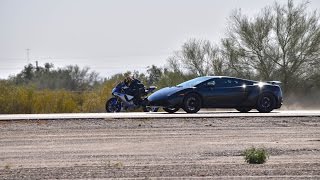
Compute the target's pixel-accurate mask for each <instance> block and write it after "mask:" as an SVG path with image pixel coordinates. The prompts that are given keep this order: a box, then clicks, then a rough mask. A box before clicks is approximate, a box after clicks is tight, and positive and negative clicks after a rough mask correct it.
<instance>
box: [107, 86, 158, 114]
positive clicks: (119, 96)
mask: <svg viewBox="0 0 320 180" xmlns="http://www.w3.org/2000/svg"><path fill="white" fill-rule="evenodd" d="M127 89H128V87H127V86H126V85H125V84H124V83H119V84H118V85H117V86H116V87H115V88H113V89H112V96H113V97H112V98H110V99H109V100H107V102H106V111H107V112H113V113H114V112H120V111H132V110H136V109H139V108H142V110H143V111H144V112H157V111H158V109H159V108H158V107H149V106H147V105H148V99H147V97H146V96H147V95H148V94H150V93H152V92H153V91H154V90H155V89H156V87H155V86H150V87H149V88H140V89H139V94H140V96H141V97H139V99H137V98H135V97H134V96H132V95H129V94H127V93H126V90H127Z"/></svg>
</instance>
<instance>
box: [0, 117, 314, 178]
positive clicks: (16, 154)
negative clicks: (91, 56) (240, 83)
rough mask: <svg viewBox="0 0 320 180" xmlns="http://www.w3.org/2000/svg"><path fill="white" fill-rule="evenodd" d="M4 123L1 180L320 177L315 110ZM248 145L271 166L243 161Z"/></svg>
mask: <svg viewBox="0 0 320 180" xmlns="http://www.w3.org/2000/svg"><path fill="white" fill-rule="evenodd" d="M294 113H296V114H298V115H297V117H294V116H293V114H294ZM269 116H270V117H269ZM1 118H2V119H3V120H4V121H0V179H95V178H96V179H103V178H113V179H121V178H123V179H131V178H138V179H152V178H155V179H160V178H167V179H180V178H185V179H200V178H202V179H214V178H216V179H221V178H234V179H241V178H242V179H262V178H268V179H285V178H287V179H320V163H319V162H320V116H319V113H318V112H317V111H308V112H298V111H295V112H292V111H282V112H274V113H269V114H259V113H245V114H242V113H235V112H201V113H198V114H185V113H178V114H173V115H170V114H164V113H119V114H105V113H101V114H51V115H1ZM23 118H25V120H23ZM59 118H60V119H59ZM61 118H64V119H61ZM8 119H11V120H8ZM12 119H16V120H12ZM28 119H34V120H28ZM39 119H43V120H39ZM50 119H51V120H50ZM57 119H59V120H57ZM250 147H262V148H265V149H266V150H267V151H268V152H269V154H270V157H269V159H268V161H267V163H265V164H262V165H257V164H256V165H250V164H247V163H245V161H244V158H243V155H242V153H243V151H244V150H245V149H247V148H250Z"/></svg>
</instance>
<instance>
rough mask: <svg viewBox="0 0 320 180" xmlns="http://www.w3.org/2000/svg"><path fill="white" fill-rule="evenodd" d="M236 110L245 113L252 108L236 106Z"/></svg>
mask: <svg viewBox="0 0 320 180" xmlns="http://www.w3.org/2000/svg"><path fill="white" fill-rule="evenodd" d="M236 110H237V111H239V112H241V113H247V112H249V111H251V110H252V108H247V107H241V108H236Z"/></svg>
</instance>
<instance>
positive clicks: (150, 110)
mask: <svg viewBox="0 0 320 180" xmlns="http://www.w3.org/2000/svg"><path fill="white" fill-rule="evenodd" d="M142 109H143V111H144V112H158V110H159V108H158V107H150V106H144V107H143V108H142Z"/></svg>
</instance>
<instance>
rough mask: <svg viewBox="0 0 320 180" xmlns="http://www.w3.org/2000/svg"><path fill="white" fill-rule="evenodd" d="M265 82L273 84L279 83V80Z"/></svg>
mask: <svg viewBox="0 0 320 180" xmlns="http://www.w3.org/2000/svg"><path fill="white" fill-rule="evenodd" d="M266 83H269V84H273V85H280V84H281V81H267V82H266Z"/></svg>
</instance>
